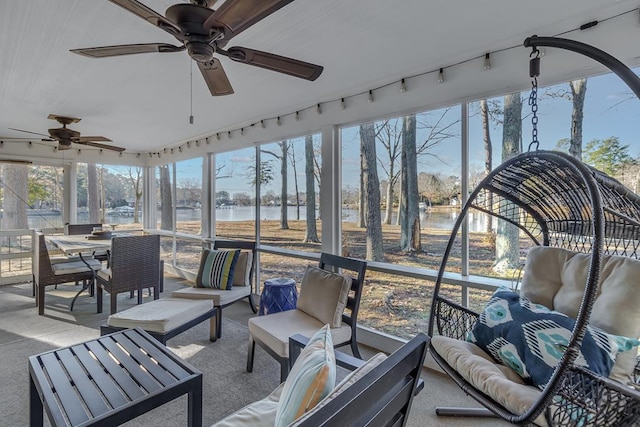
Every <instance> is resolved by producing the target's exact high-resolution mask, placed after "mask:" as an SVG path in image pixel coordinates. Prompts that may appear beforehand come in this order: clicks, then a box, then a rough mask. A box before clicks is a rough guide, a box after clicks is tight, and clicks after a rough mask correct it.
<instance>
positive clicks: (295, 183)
mask: <svg viewBox="0 0 640 427" xmlns="http://www.w3.org/2000/svg"><path fill="white" fill-rule="evenodd" d="M295 147H296V146H295V144H291V143H290V144H289V148H290V149H291V151H290V152H289V159H290V160H291V167H292V168H293V186H294V187H295V189H296V220H298V221H300V191H299V189H298V169H297V167H296V150H295Z"/></svg>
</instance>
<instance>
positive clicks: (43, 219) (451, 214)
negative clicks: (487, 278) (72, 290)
mask: <svg viewBox="0 0 640 427" xmlns="http://www.w3.org/2000/svg"><path fill="white" fill-rule="evenodd" d="M176 212H177V220H178V221H197V220H199V219H200V210H199V209H179V210H177V211H176ZM255 212H256V208H255V206H234V207H225V208H218V209H216V218H217V219H218V221H247V220H253V219H255V217H256V213H255ZM287 214H288V215H289V219H290V220H296V219H297V208H296V207H295V206H288V207H287ZM306 215H307V210H306V206H300V219H301V220H304V219H305V218H306ZM457 215H458V211H457V210H450V211H449V210H435V211H433V212H424V211H422V212H420V224H421V226H422V228H438V229H443V230H449V229H451V228H453V225H454V223H455V221H456V218H457ZM382 217H383V218H384V212H382ZM28 218H29V227H30V228H52V227H62V225H63V224H62V217H61V214H60V213H53V212H47V211H30V214H29V217H28ZM260 218H261V219H262V220H279V219H280V207H279V206H262V207H260ZM106 219H107V223H109V224H130V223H132V222H133V217H130V216H119V215H115V214H109V213H107V218H106ZM357 220H358V211H357V210H355V209H343V210H342V221H343V222H357ZM395 221H396V215H395V214H394V216H393V218H392V223H394V224H395ZM78 222H79V223H86V222H89V215H88V213H87V212H78ZM483 227H484V215H483V214H478V213H475V214H470V219H469V230H470V231H481V230H483Z"/></svg>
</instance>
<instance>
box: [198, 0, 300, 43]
mask: <svg viewBox="0 0 640 427" xmlns="http://www.w3.org/2000/svg"><path fill="white" fill-rule="evenodd" d="M292 1H293V0H227V1H226V2H224V3H223V4H222V5H220V7H219V8H218V9H216V11H215V12H214V13H213V15H211V16H210V17H209V18H208V19H207V20H206V21H205V22H204V28H224V30H225V31H224V39H225V40H230V39H231V38H233V37H235V36H237V35H238V34H240V33H241V32H242V31H244V30H246V29H247V28H249V27H250V26H252V25H253V24H255V23H256V22H258V21H260V20H262V19H264V18H266V17H267V16H269V15H271V14H272V13H273V12H275V11H277V10H278V9H280V8H281V7H283V6H286V5H288V4H289V3H291V2H292Z"/></svg>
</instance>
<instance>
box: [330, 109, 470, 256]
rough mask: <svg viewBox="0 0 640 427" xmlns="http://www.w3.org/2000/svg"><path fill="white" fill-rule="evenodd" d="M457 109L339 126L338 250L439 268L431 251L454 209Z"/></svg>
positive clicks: (457, 197)
mask: <svg viewBox="0 0 640 427" xmlns="http://www.w3.org/2000/svg"><path fill="white" fill-rule="evenodd" d="M459 111H460V110H459V109H458V108H453V109H450V108H445V109H441V110H437V111H431V112H425V113H420V114H417V115H412V116H408V117H400V118H395V119H390V120H381V121H377V122H374V123H366V124H362V125H360V126H357V127H350V128H345V129H343V130H342V148H343V156H342V158H343V163H342V202H343V210H342V218H343V221H342V238H343V253H344V254H347V255H350V256H354V257H357V258H365V259H369V260H373V261H384V262H391V263H396V264H404V265H415V266H421V267H427V268H437V267H438V265H439V257H437V256H436V257H434V256H433V254H438V253H442V252H443V250H444V247H442V244H441V242H442V241H443V236H444V235H448V234H449V231H450V230H451V228H452V226H453V221H454V220H455V218H456V216H457V213H458V212H459V209H460V194H459V192H460V181H461V179H460V176H461V175H460V170H461V161H460V159H461V156H460V114H459ZM403 147H404V150H405V152H404V156H403ZM403 179H404V180H405V183H406V184H404V185H403ZM370 221H371V223H369V222H370ZM407 254H409V255H410V256H407Z"/></svg>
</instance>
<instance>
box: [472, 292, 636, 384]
mask: <svg viewBox="0 0 640 427" xmlns="http://www.w3.org/2000/svg"><path fill="white" fill-rule="evenodd" d="M574 325H575V320H574V319H572V318H570V317H568V316H566V315H565V314H562V313H560V312H557V311H552V310H550V309H548V308H547V307H545V306H543V305H540V304H534V303H533V302H531V301H529V300H528V299H527V298H525V297H523V296H520V295H518V294H517V293H515V292H512V291H510V290H505V289H498V291H497V292H496V293H495V294H494V295H493V297H492V298H491V299H490V300H489V302H488V303H487V305H486V307H485V309H484V311H483V312H482V313H481V314H480V316H479V318H478V321H477V322H476V324H475V325H474V327H473V329H472V331H471V333H470V334H469V336H468V337H467V341H471V342H473V343H475V344H476V345H478V346H479V347H480V348H482V349H483V350H484V351H486V352H487V353H488V354H490V355H491V356H492V357H493V358H494V359H496V361H498V362H499V363H502V364H503V365H506V366H508V367H510V368H511V369H513V370H514V371H515V372H517V373H518V374H519V375H520V376H521V377H522V378H523V379H524V380H525V382H527V383H529V384H532V385H535V386H537V387H539V388H544V386H545V384H546V383H547V382H548V381H549V379H550V378H551V375H552V374H553V370H554V368H555V367H556V366H557V364H558V362H559V361H560V358H561V357H562V355H563V354H564V351H565V349H566V348H567V346H568V345H569V339H570V338H571V332H572V330H573V327H574ZM638 344H640V341H638V340H637V339H633V338H627V337H622V336H618V335H611V334H608V333H606V332H604V331H602V330H600V329H598V328H595V327H593V326H587V332H586V334H585V336H584V339H583V340H582V346H581V347H580V353H579V355H578V357H577V358H576V360H575V362H574V363H575V364H576V365H579V366H584V367H585V368H587V369H589V370H591V371H592V372H594V373H596V374H599V375H601V376H603V377H608V376H609V373H610V372H611V368H612V367H613V364H614V363H615V360H616V355H617V354H618V353H621V352H623V351H628V350H631V349H632V348H633V347H635V346H637V345H638Z"/></svg>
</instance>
